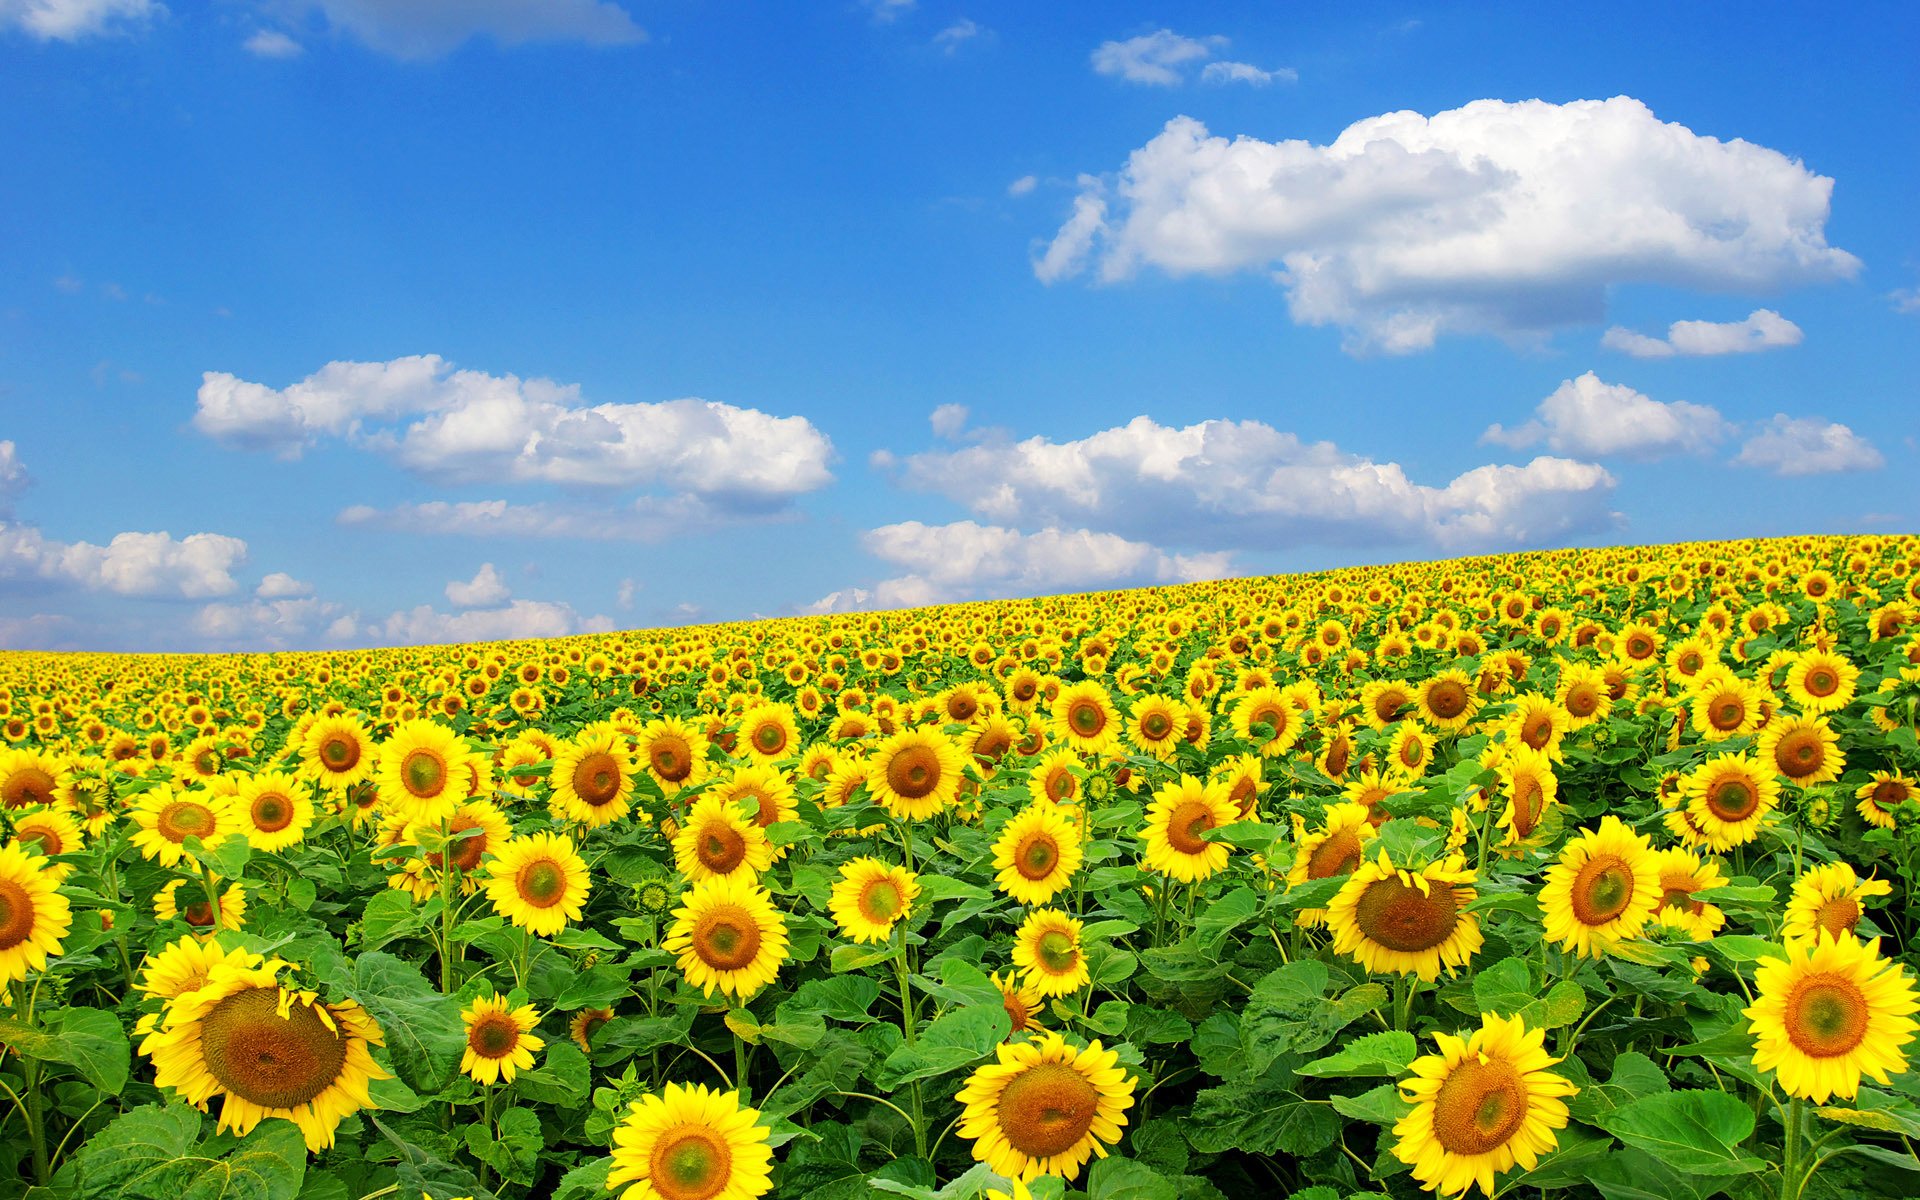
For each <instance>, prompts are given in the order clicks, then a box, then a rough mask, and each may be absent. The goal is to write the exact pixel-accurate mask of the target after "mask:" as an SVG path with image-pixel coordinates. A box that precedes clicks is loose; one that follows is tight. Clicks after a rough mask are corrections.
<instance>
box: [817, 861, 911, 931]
mask: <svg viewBox="0 0 1920 1200" xmlns="http://www.w3.org/2000/svg"><path fill="white" fill-rule="evenodd" d="M919 896H920V880H919V879H918V877H916V876H915V875H914V874H913V872H911V871H909V870H907V869H906V868H905V867H896V866H894V865H892V864H891V863H885V862H881V861H880V860H879V859H877V858H873V857H870V856H867V857H861V858H856V859H853V860H852V861H851V862H845V863H842V864H840V880H839V882H838V883H835V884H834V885H833V892H832V895H831V897H830V898H829V900H828V902H827V907H828V909H829V911H831V912H832V913H833V919H834V921H835V923H837V924H838V925H839V926H840V932H842V933H844V934H846V935H847V936H848V937H850V938H852V939H853V940H854V941H856V942H884V941H886V940H887V939H888V938H889V937H892V936H893V927H894V926H895V925H896V924H898V923H899V922H901V921H904V920H906V919H907V918H908V917H909V916H911V915H912V914H913V902H914V901H915V900H917V899H918V898H919Z"/></svg>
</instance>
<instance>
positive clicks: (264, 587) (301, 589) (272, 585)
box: [253, 571, 313, 600]
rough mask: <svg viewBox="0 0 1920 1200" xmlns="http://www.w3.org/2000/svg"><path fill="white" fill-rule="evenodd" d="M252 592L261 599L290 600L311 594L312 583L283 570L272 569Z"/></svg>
mask: <svg viewBox="0 0 1920 1200" xmlns="http://www.w3.org/2000/svg"><path fill="white" fill-rule="evenodd" d="M253 594H254V595H256V596H258V597H260V599H262V600H291V599H294V598H295V597H299V596H311V595H313V585H312V584H310V583H307V582H305V581H304V580H300V579H295V578H294V577H293V576H291V575H289V574H287V573H286V572H285V571H274V572H272V573H271V574H269V575H268V576H267V577H266V578H265V579H262V580H261V581H260V586H259V587H257V588H255V589H253Z"/></svg>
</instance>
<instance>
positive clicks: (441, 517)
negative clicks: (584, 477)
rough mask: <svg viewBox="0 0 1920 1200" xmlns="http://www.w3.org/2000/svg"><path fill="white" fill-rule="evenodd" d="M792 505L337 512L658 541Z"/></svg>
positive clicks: (367, 519) (439, 526)
mask: <svg viewBox="0 0 1920 1200" xmlns="http://www.w3.org/2000/svg"><path fill="white" fill-rule="evenodd" d="M793 519H795V514H794V513H793V512H792V511H791V510H780V511H774V512H769V513H764V514H760V513H749V514H744V515H743V514H740V513H737V512H731V511H727V510H723V509H718V508H715V507H714V506H713V505H710V504H707V503H705V502H703V501H702V500H700V499H699V498H698V497H669V498H665V499H657V498H655V497H651V496H642V497H641V498H640V499H638V500H636V501H634V502H633V503H632V504H629V505H624V506H622V507H619V508H613V509H594V508H587V507H583V506H579V505H568V504H550V503H546V502H543V501H535V502H532V503H528V504H513V503H510V502H508V501H506V500H460V501H450V500H428V501H423V502H421V503H417V504H397V505H394V506H393V507H391V508H374V507H373V506H371V505H366V504H355V505H351V506H349V507H347V508H344V509H342V510H341V511H340V514H339V516H338V517H337V518H336V520H338V522H339V523H340V524H342V525H358V526H364V527H367V528H373V529H384V530H389V531H392V532H398V533H428V534H444V535H449V536H456V537H518V538H570V539H577V540H580V541H592V542H662V541H666V540H668V539H670V538H677V537H685V536H687V535H688V534H692V533H700V532H705V531H709V530H714V529H719V528H721V527H722V526H726V525H737V524H739V523H741V522H742V521H743V520H745V521H754V522H759V521H790V520H793Z"/></svg>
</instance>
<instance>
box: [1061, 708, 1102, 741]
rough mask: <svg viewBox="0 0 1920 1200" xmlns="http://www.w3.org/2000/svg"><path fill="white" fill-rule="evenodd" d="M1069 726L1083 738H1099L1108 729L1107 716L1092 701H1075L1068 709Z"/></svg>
mask: <svg viewBox="0 0 1920 1200" xmlns="http://www.w3.org/2000/svg"><path fill="white" fill-rule="evenodd" d="M1067 724H1068V725H1069V726H1070V727H1071V728H1072V729H1073V731H1074V732H1075V733H1077V734H1079V735H1080V736H1081V737H1083V738H1089V737H1098V736H1099V734H1100V731H1101V730H1102V729H1105V728H1106V727H1107V714H1106V713H1104V712H1102V711H1101V709H1100V706H1099V705H1098V704H1096V703H1094V702H1093V701H1092V700H1086V699H1081V700H1075V701H1074V702H1073V703H1072V704H1071V705H1069V706H1068V707H1067Z"/></svg>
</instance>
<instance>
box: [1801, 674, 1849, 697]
mask: <svg viewBox="0 0 1920 1200" xmlns="http://www.w3.org/2000/svg"><path fill="white" fill-rule="evenodd" d="M1801 685H1802V686H1803V687H1805V688H1806V689H1807V694H1808V695H1809V696H1831V695H1833V694H1834V693H1835V692H1837V691H1839V690H1840V679H1839V677H1838V676H1836V675H1835V674H1834V673H1833V672H1832V671H1829V670H1827V669H1826V668H1825V667H1816V668H1815V669H1814V670H1811V671H1808V672H1807V677H1806V679H1804V680H1802V681H1801Z"/></svg>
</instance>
